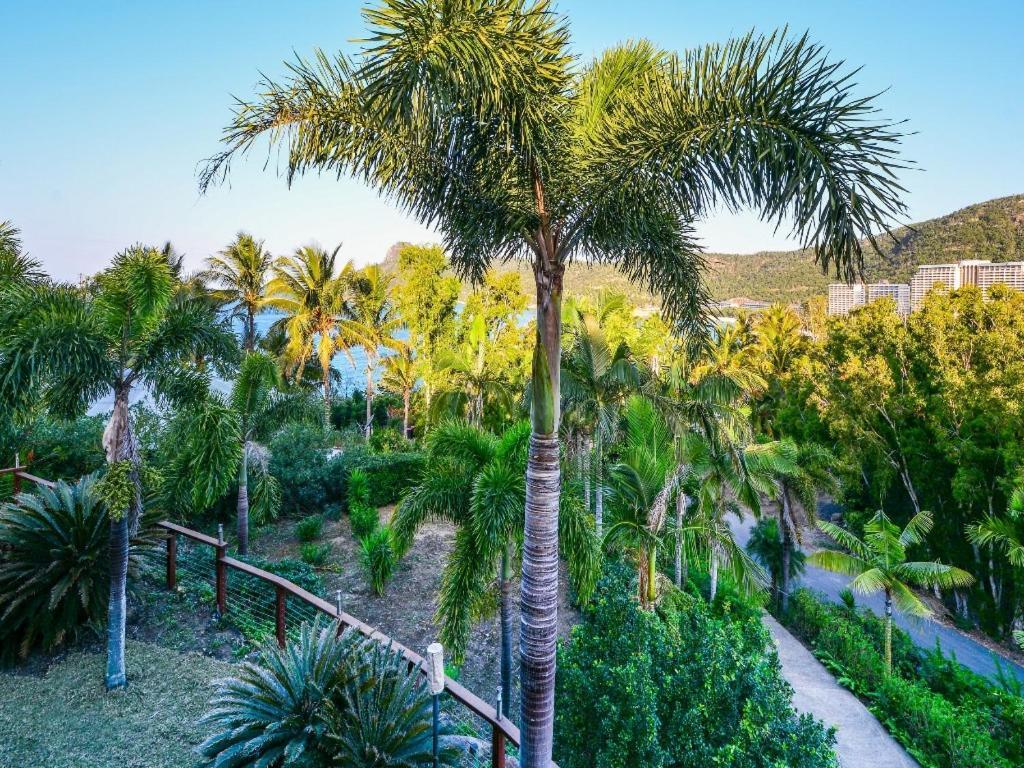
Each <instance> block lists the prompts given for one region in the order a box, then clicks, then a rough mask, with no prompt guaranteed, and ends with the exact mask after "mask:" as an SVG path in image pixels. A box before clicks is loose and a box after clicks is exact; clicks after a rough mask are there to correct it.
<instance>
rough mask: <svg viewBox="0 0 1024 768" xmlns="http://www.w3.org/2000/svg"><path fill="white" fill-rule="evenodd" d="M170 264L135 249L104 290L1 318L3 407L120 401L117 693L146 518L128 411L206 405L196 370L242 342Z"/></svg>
mask: <svg viewBox="0 0 1024 768" xmlns="http://www.w3.org/2000/svg"><path fill="white" fill-rule="evenodd" d="M175 290H176V285H175V280H174V277H173V275H172V273H171V269H170V266H169V264H168V261H167V259H166V258H165V257H164V256H163V254H161V253H160V252H159V251H157V250H156V249H153V248H143V247H142V246H135V247H132V248H129V249H128V250H126V251H124V252H123V253H120V254H118V256H117V257H115V259H114V262H113V264H112V265H111V266H110V267H109V268H108V269H106V270H105V271H103V272H101V273H100V274H99V275H98V276H97V278H96V280H95V286H94V288H92V289H91V290H89V291H82V290H79V289H76V288H71V287H68V286H55V287H53V288H49V287H41V288H38V289H36V290H33V291H27V292H25V293H23V294H20V295H18V296H17V297H16V298H15V299H13V300H12V301H10V302H5V303H4V306H3V308H2V309H0V327H3V328H4V334H3V336H2V338H0V363H2V365H0V370H3V371H4V373H3V374H2V377H0V397H2V399H3V401H4V402H5V404H6V405H7V406H8V407H18V406H23V405H24V404H26V403H27V402H31V401H32V399H33V398H34V397H40V398H41V399H42V402H43V403H44V404H45V405H46V406H47V407H48V408H49V410H50V412H51V413H54V414H57V415H63V416H68V417H71V416H75V415H77V414H81V413H83V412H84V411H85V410H86V409H87V408H88V406H89V405H90V403H92V402H93V401H94V400H95V399H97V398H98V397H101V396H102V395H104V394H106V393H108V392H111V391H112V392H113V395H114V409H113V412H112V413H111V416H110V419H109V421H108V423H107V427H106V430H105V431H104V433H103V447H104V448H105V449H106V453H107V461H108V465H109V470H108V473H110V474H111V475H112V476H113V475H119V476H120V477H122V478H127V481H130V484H129V486H128V488H127V489H125V490H127V494H126V495H127V498H128V501H127V504H126V508H123V509H110V510H109V512H110V546H111V561H110V562H111V565H110V568H111V573H110V605H109V612H108V618H107V621H108V637H107V674H106V684H107V688H108V689H114V688H120V687H123V686H124V685H125V667H124V637H125V609H126V605H125V589H126V580H127V568H128V540H129V536H130V534H131V533H132V532H134V530H135V528H136V527H137V525H138V521H139V518H140V516H141V514H142V499H143V494H142V480H141V458H140V455H139V446H138V441H137V439H136V436H135V431H134V426H133V424H132V418H131V412H130V411H129V409H128V404H129V402H130V401H131V399H132V396H133V394H134V393H135V392H137V391H139V390H145V391H148V392H149V393H150V394H152V395H153V396H156V397H159V398H162V399H164V400H167V401H169V402H171V403H176V404H186V403H190V402H195V401H196V400H199V399H201V398H202V396H203V395H204V393H205V391H206V389H207V386H208V379H209V374H208V373H207V371H206V370H205V369H204V368H203V367H200V366H197V365H196V363H195V361H196V360H197V359H204V358H211V357H212V358H220V359H231V358H233V357H234V355H235V353H236V349H237V348H236V344H237V342H236V340H235V337H234V334H232V333H231V330H230V328H229V327H227V325H226V324H225V323H223V322H220V321H218V320H217V319H216V317H215V316H214V314H213V312H212V311H211V310H210V308H209V306H208V305H207V304H205V303H204V302H201V301H182V302H176V303H175V304H174V305H173V308H172V301H173V300H174V297H175Z"/></svg>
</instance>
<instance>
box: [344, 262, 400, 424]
mask: <svg viewBox="0 0 1024 768" xmlns="http://www.w3.org/2000/svg"><path fill="white" fill-rule="evenodd" d="M394 281H395V278H394V277H393V276H392V275H390V274H388V273H387V272H385V271H384V270H382V269H381V268H380V266H379V265H377V264H371V265H370V266H368V267H365V268H364V269H362V270H360V271H359V272H357V273H356V274H354V275H353V276H352V278H351V280H350V281H349V291H350V294H349V295H350V298H349V301H348V307H349V317H348V318H347V319H346V320H345V321H344V322H343V323H342V326H341V332H340V334H339V338H341V339H343V340H345V341H347V342H348V344H349V345H350V346H361V347H362V348H363V354H364V355H365V356H366V437H367V438H369V437H370V435H371V434H372V432H373V396H374V376H375V375H376V373H377V364H378V363H379V362H380V356H381V350H382V349H390V350H393V351H399V350H401V349H404V348H405V344H404V343H403V342H402V341H401V340H400V339H398V338H397V337H396V336H395V333H396V332H397V331H398V329H399V328H401V327H402V321H401V318H400V317H399V316H398V307H397V305H396V304H395V302H394V299H393V297H392V296H391V286H392V284H393V283H394Z"/></svg>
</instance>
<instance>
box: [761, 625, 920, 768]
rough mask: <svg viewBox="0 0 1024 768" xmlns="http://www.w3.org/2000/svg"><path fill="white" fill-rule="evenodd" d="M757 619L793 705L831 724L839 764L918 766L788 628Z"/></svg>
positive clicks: (851, 767)
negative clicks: (775, 655)
mask: <svg viewBox="0 0 1024 768" xmlns="http://www.w3.org/2000/svg"><path fill="white" fill-rule="evenodd" d="M762 621H763V622H764V625H765V627H766V628H767V629H768V631H769V632H770V633H771V635H772V639H773V640H774V641H775V645H776V646H777V648H778V651H779V661H780V662H781V663H782V675H783V677H785V678H786V680H788V681H789V684H790V685H791V686H793V691H794V693H793V706H794V707H795V708H796V710H797V711H798V712H806V713H807V714H809V715H813V716H814V717H816V718H817V719H818V720H821V721H822V722H823V723H825V725H826V726H831V727H833V728H835V729H836V756H837V757H838V758H839V765H841V766H842V768H917V763H916V762H915V761H914V760H913V759H912V758H911V757H910V755H908V754H907V753H906V751H905V750H904V749H903V747H901V746H900V745H899V744H898V743H897V741H896V740H895V739H894V738H893V737H892V736H890V735H889V734H888V732H887V731H886V730H885V728H883V727H882V724H881V723H879V722H878V720H876V719H875V716H874V715H873V714H871V713H870V712H869V711H868V709H867V707H865V706H864V705H863V704H862V703H861V701H860V699H858V698H857V697H856V696H854V695H853V694H852V693H850V692H849V691H848V690H846V689H845V688H843V687H842V686H841V685H839V683H837V682H836V680H835V678H834V677H832V675H831V674H830V673H829V671H828V670H827V669H825V667H823V666H822V664H821V662H820V661H818V660H817V659H816V658H814V655H813V654H812V653H811V652H810V651H809V650H807V649H806V648H805V647H804V646H803V645H802V644H801V643H800V641H799V640H797V639H796V638H795V637H793V635H791V634H790V632H789V630H787V629H786V628H785V627H783V626H782V625H781V624H779V622H777V621H776V620H775V619H774V618H772V617H771V616H770V615H768V614H765V615H764V617H763V619H762Z"/></svg>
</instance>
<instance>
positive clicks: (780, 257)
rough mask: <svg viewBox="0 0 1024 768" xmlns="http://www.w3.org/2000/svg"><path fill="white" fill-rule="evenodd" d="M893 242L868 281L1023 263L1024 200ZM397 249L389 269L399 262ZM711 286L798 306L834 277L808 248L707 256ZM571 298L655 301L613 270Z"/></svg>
mask: <svg viewBox="0 0 1024 768" xmlns="http://www.w3.org/2000/svg"><path fill="white" fill-rule="evenodd" d="M894 234H895V236H896V242H895V243H893V242H892V241H891V240H889V239H888V238H886V239H885V240H884V241H880V244H881V245H882V247H883V250H884V253H883V254H882V255H881V256H878V255H877V254H874V253H873V252H872V253H868V254H867V257H866V264H865V270H864V274H865V278H866V279H867V280H868V281H872V282H874V281H880V280H888V281H890V282H908V281H909V280H910V277H911V275H913V273H914V269H915V267H916V266H917V265H918V264H935V263H945V262H950V261H957V260H959V259H990V260H992V261H1020V260H1024V195H1013V196H1011V197H1002V198H998V199H996V200H989V201H988V202H984V203H978V204H977V205H972V206H969V207H967V208H963V209H961V210H959V211H955V212H953V213H950V214H947V215H946V216H941V217H939V218H936V219H930V220H928V221H923V222H920V223H917V224H913V225H911V226H909V227H901V228H900V229H898V230H896V231H895V232H894ZM396 254H397V249H396V248H393V249H392V250H391V252H390V253H389V254H388V257H387V259H385V266H390V267H392V268H393V267H394V266H395V264H396V263H397V255H396ZM706 259H707V264H708V270H707V273H706V280H707V285H708V291H709V292H710V294H711V296H712V298H714V299H716V300H723V299H729V298H735V297H747V298H751V299H759V300H761V301H772V302H774V301H780V302H785V303H793V302H800V301H803V300H805V299H807V298H809V297H810V296H814V295H815V294H822V293H824V292H825V290H826V287H827V286H828V284H829V283H830V282H833V281H834V279H835V278H834V277H832V276H829V275H824V274H822V271H821V269H820V268H819V267H818V266H817V265H816V264H815V263H814V257H813V254H812V253H811V252H810V251H807V250H795V251H782V252H769V251H765V252H762V253H752V254H735V253H732V254H730V253H708V254H706ZM501 269H502V270H515V271H518V272H519V274H520V276H521V278H522V280H523V285H524V287H525V288H526V289H527V292H528V293H532V291H530V290H529V288H530V286H531V285H532V282H533V276H532V274H531V271H530V267H529V266H528V265H526V264H523V263H519V262H513V263H510V264H506V265H504V266H503V267H501ZM565 288H566V291H567V292H568V293H573V294H593V293H596V292H597V291H599V290H601V289H602V288H611V289H614V290H616V291H619V292H621V293H624V294H626V295H627V296H629V297H630V299H631V300H632V301H633V302H635V303H637V304H640V305H644V304H651V303H655V300H654V298H653V297H652V296H651V295H650V294H649V293H647V292H646V291H643V290H640V289H639V288H637V287H636V286H633V285H630V284H629V281H628V280H627V279H626V278H625V277H624V276H623V275H622V274H621V273H620V272H618V271H617V270H616V269H615V268H614V267H610V266H606V265H602V264H586V263H574V264H572V265H570V266H569V268H568V269H567V270H566V275H565Z"/></svg>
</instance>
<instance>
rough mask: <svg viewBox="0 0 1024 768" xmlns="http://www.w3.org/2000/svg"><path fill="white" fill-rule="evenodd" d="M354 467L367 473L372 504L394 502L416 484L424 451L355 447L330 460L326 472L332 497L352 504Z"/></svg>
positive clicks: (369, 502)
mask: <svg viewBox="0 0 1024 768" xmlns="http://www.w3.org/2000/svg"><path fill="white" fill-rule="evenodd" d="M353 470H359V471H360V472H362V473H363V474H365V475H366V478H367V482H368V490H369V496H368V498H367V503H368V504H370V505H371V506H373V507H383V506H386V505H388V504H395V503H397V502H398V500H399V499H401V497H402V494H403V493H405V492H406V491H407V490H408V489H409V488H411V487H412V486H414V485H415V484H416V481H417V479H418V478H419V476H420V472H421V471H422V470H423V454H422V453H419V452H417V451H400V452H389V453H381V454H377V453H371V452H370V451H367V450H366V449H365V448H360V447H356V448H352V449H350V450H347V451H345V452H344V453H342V454H341V455H340V456H336V457H335V458H334V459H332V460H331V462H330V464H329V466H328V468H327V473H328V475H329V480H328V481H327V482H328V483H329V485H328V487H329V489H330V493H331V498H332V500H333V499H334V498H338V499H341V500H343V503H344V504H345V508H346V509H347V508H348V504H349V492H348V481H349V476H350V475H351V473H352V471H353Z"/></svg>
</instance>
